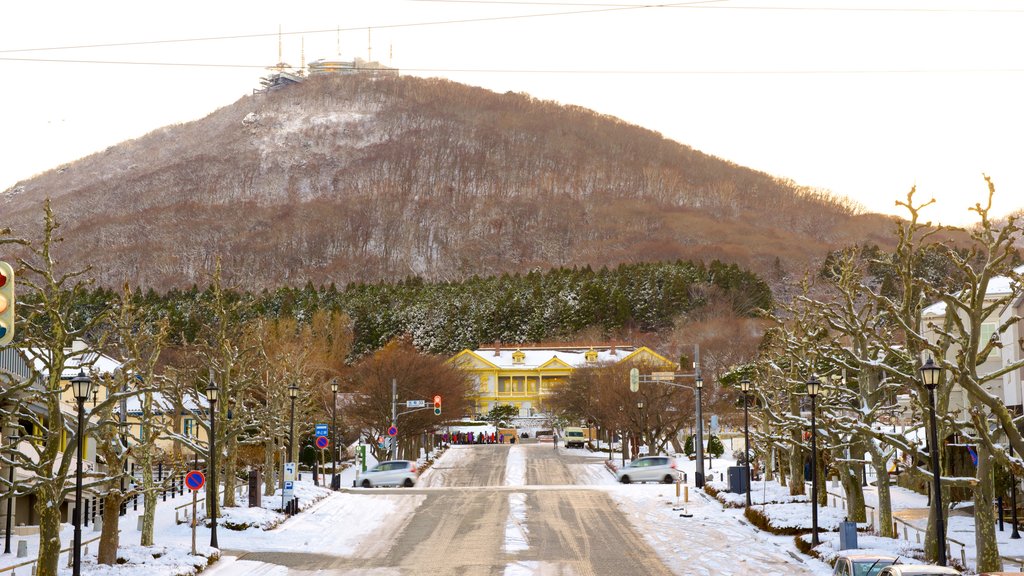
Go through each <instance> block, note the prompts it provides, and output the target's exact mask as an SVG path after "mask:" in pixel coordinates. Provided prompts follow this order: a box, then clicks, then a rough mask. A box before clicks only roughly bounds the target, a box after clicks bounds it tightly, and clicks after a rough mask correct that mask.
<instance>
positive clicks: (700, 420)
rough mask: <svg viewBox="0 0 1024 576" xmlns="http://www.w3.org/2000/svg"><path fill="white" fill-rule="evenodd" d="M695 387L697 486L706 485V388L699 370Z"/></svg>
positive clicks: (694, 480) (695, 484)
mask: <svg viewBox="0 0 1024 576" xmlns="http://www.w3.org/2000/svg"><path fill="white" fill-rule="evenodd" d="M693 384H694V387H696V388H697V446H696V448H697V470H696V471H695V473H694V478H693V484H694V486H696V487H697V488H703V487H704V416H703V414H702V413H701V408H702V407H701V398H700V391H701V390H702V389H703V388H704V379H703V378H701V376H700V372H699V371H698V373H697V376H696V378H694V380H693Z"/></svg>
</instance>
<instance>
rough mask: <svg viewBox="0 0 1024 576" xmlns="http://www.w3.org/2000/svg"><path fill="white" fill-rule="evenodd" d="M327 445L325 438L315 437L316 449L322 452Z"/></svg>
mask: <svg viewBox="0 0 1024 576" xmlns="http://www.w3.org/2000/svg"><path fill="white" fill-rule="evenodd" d="M327 444H328V442H327V436H317V437H316V447H317V448H319V449H321V450H323V449H324V448H327Z"/></svg>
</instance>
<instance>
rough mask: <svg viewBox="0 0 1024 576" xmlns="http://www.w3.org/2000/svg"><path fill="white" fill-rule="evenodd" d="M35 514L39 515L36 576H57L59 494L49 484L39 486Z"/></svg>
mask: <svg viewBox="0 0 1024 576" xmlns="http://www.w3.org/2000/svg"><path fill="white" fill-rule="evenodd" d="M38 496H39V499H38V500H37V501H36V513H37V514H39V559H38V562H37V563H36V565H37V566H38V567H39V569H38V570H37V571H36V576H57V564H58V560H59V558H58V557H59V556H60V528H61V517H60V506H59V505H58V504H59V503H60V493H59V490H55V489H54V487H53V486H52V485H51V483H49V482H47V483H45V484H42V485H40V486H39V491H38Z"/></svg>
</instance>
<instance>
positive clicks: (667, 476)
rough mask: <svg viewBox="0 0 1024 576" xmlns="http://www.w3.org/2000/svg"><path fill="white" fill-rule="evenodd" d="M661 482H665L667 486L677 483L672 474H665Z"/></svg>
mask: <svg viewBox="0 0 1024 576" xmlns="http://www.w3.org/2000/svg"><path fill="white" fill-rule="evenodd" d="M661 481H662V482H664V483H665V484H671V483H673V482H675V480H674V479H673V478H672V475H671V474H665V477H664V478H662V480H661Z"/></svg>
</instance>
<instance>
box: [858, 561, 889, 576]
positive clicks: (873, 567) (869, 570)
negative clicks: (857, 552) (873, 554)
mask: <svg viewBox="0 0 1024 576" xmlns="http://www.w3.org/2000/svg"><path fill="white" fill-rule="evenodd" d="M890 564H892V560H879V561H878V562H877V563H876V562H875V561H874V560H862V561H860V562H854V563H853V576H877V574H878V573H879V572H881V571H882V568H885V567H886V566H889V565H890Z"/></svg>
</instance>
